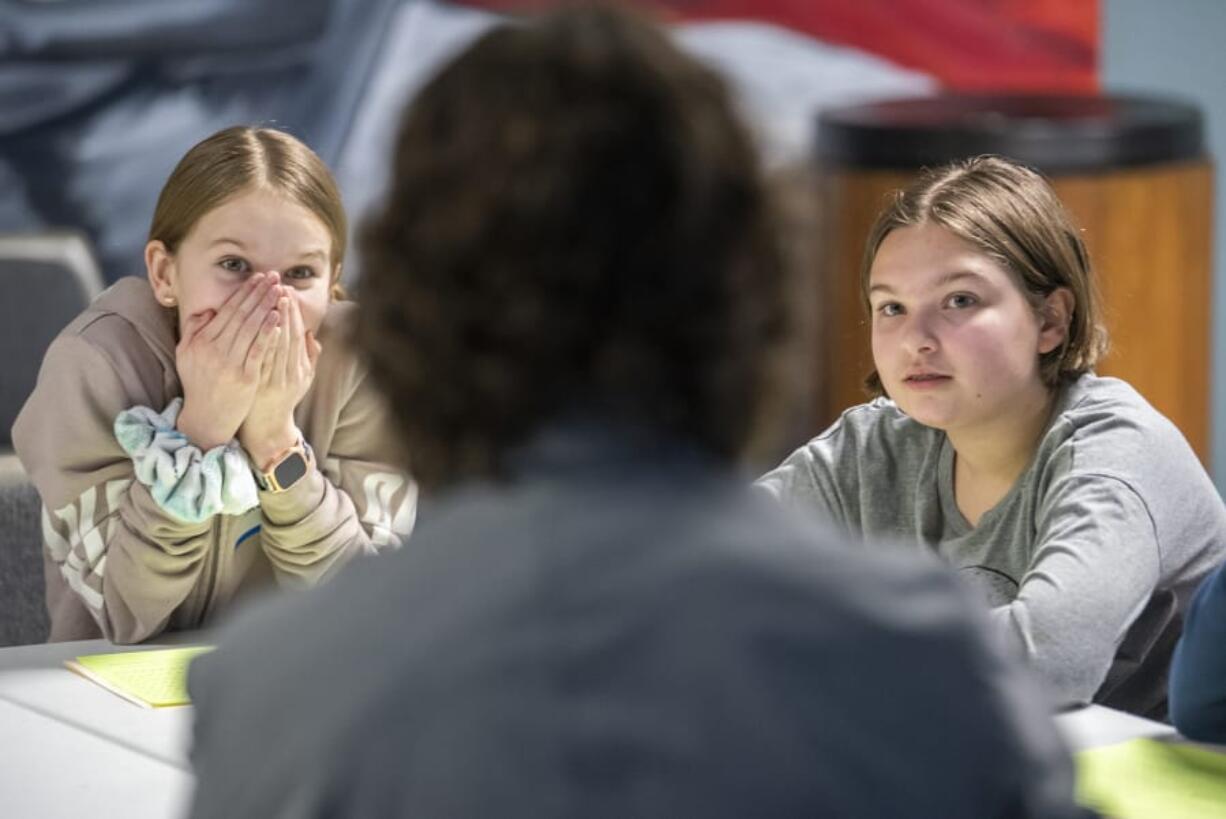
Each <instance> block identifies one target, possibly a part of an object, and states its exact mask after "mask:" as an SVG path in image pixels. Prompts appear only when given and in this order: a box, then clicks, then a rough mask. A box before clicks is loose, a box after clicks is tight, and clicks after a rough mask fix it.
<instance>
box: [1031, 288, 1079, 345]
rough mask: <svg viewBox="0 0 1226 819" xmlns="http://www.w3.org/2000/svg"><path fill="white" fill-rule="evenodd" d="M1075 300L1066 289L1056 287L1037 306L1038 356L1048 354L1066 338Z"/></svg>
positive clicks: (1071, 292)
mask: <svg viewBox="0 0 1226 819" xmlns="http://www.w3.org/2000/svg"><path fill="white" fill-rule="evenodd" d="M1075 303H1076V299H1074V298H1073V291H1072V290H1069V289H1068V288H1067V287H1057V288H1056V289H1055V290H1053V291H1051V292H1050V293H1048V294H1047V297H1046V298H1045V299H1043V303H1042V304H1041V305H1040V306H1039V355H1043V354H1045V353H1050V352H1051V351H1052V350H1055V349H1056V348H1058V347H1059V346H1060V345H1061V344H1063V343H1064V340H1065V339H1066V338H1068V330H1069V323H1070V322H1071V321H1072V320H1073V307H1074V305H1075Z"/></svg>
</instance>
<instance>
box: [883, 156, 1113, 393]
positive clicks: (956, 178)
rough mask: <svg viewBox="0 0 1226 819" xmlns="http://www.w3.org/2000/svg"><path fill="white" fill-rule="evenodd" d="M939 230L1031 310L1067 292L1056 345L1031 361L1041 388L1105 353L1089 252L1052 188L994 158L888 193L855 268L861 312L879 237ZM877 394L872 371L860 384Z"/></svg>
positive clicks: (1035, 175) (969, 162) (1039, 178)
mask: <svg viewBox="0 0 1226 819" xmlns="http://www.w3.org/2000/svg"><path fill="white" fill-rule="evenodd" d="M927 223H931V224H936V225H940V226H941V227H942V228H944V229H945V230H948V231H949V232H950V233H952V234H954V235H955V236H957V237H958V238H959V239H962V240H963V241H965V242H967V243H968V244H970V245H972V246H973V247H975V248H976V249H977V250H979V251H980V252H981V253H984V254H985V255H987V256H989V257H991V258H992V259H993V260H994V261H996V262H997V263H998V264H1000V265H1001V266H1002V267H1004V269H1005V270H1007V271H1008V272H1009V274H1010V275H1011V276H1012V277H1013V280H1014V282H1015V283H1016V284H1017V286H1018V288H1019V289H1020V290H1021V291H1022V293H1023V294H1024V295H1025V296H1026V297H1027V299H1029V301H1030V302H1031V304H1032V305H1034V306H1035V307H1036V308H1037V306H1038V305H1039V304H1040V303H1041V302H1042V301H1043V299H1045V298H1046V297H1047V296H1048V295H1050V294H1051V293H1052V292H1053V291H1054V290H1056V289H1057V288H1060V287H1066V288H1068V289H1069V291H1071V292H1072V294H1073V312H1072V315H1071V316H1070V318H1069V327H1068V333H1067V335H1066V336H1065V339H1064V343H1063V344H1061V345H1060V346H1059V347H1057V348H1056V349H1054V350H1052V351H1050V352H1048V353H1044V354H1043V355H1041V356H1040V357H1039V375H1040V377H1041V378H1042V379H1043V383H1044V384H1046V385H1047V386H1048V387H1054V386H1056V385H1057V384H1059V383H1060V382H1061V381H1062V380H1067V379H1071V378H1075V377H1076V376H1078V375H1081V374H1082V373H1085V372H1088V371H1089V370H1090V369H1092V368H1093V367H1094V364H1095V363H1096V362H1097V361H1098V359H1099V358H1100V357H1101V356H1103V355H1104V354H1105V353H1106V351H1107V330H1106V327H1105V326H1104V324H1103V315H1102V297H1101V296H1100V295H1099V292H1098V285H1097V283H1096V281H1095V278H1094V274H1093V271H1092V270H1091V267H1090V254H1089V253H1088V252H1087V251H1086V247H1085V243H1084V242H1083V241H1082V240H1081V234H1080V232H1079V231H1078V230H1077V228H1076V226H1075V225H1074V224H1073V220H1072V217H1070V216H1069V214H1068V211H1066V210H1065V208H1064V206H1063V205H1062V204H1061V203H1060V200H1059V198H1057V196H1056V193H1055V191H1053V190H1052V188H1051V185H1049V184H1048V183H1047V180H1046V179H1044V178H1043V177H1042V176H1041V175H1040V174H1038V173H1036V172H1035V171H1033V170H1031V169H1029V168H1027V167H1025V166H1023V165H1019V164H1017V163H1016V162H1012V161H1010V160H1008V159H1002V158H1001V157H995V156H981V157H976V158H974V159H968V160H963V161H960V162H954V163H951V164H949V165H946V166H944V167H941V168H937V169H936V170H933V171H929V172H928V173H925V174H924V175H923V176H921V177H920V178H919V179H918V180H916V181H915V182H914V183H913V184H912V185H911V186H910V187H907V188H905V189H903V190H900V191H898V192H896V193H895V194H894V197H893V199H892V200H891V201H890V203H889V205H887V206H886V208H885V210H883V211H882V212H881V215H880V216H878V217H877V221H876V223H874V225H873V228H872V230H871V231H870V232H869V237H868V242H867V243H866V245H865V248H864V259H863V262H862V264H861V266H860V298H861V302H862V304H863V306H864V308H865V310H866V311H867V310H868V309H869V298H868V291H869V276H870V274H871V273H872V267H873V260H874V259H875V258H876V257H877V251H878V249H879V248H880V247H881V243H882V242H883V241H884V240H885V237H886V236H888V235H890V233H891V232H893V231H894V230H897V229H898V228H901V227H913V226H916V225H922V224H927ZM865 387H866V388H867V389H868V390H869V392H870V393H871V394H873V395H875V396H876V395H881V394H882V387H881V379H880V378H879V377H878V375H877V371H876V370H873V372H872V373H870V374H869V376H868V378H866V379H865Z"/></svg>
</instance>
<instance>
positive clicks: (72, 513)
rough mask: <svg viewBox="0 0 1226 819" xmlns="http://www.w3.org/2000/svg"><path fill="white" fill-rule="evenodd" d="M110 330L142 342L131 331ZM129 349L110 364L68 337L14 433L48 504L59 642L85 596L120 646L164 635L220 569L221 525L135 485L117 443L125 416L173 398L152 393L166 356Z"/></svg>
mask: <svg viewBox="0 0 1226 819" xmlns="http://www.w3.org/2000/svg"><path fill="white" fill-rule="evenodd" d="M100 321H103V322H109V321H114V322H122V319H118V318H104V319H101V320H100ZM111 329H117V330H118V331H119V332H120V333H123V332H133V333H135V330H132V329H131V328H130V327H128V326H127V325H126V323H125V324H124V326H123V327H122V328H121V327H119V325H114V327H108V328H107V332H109V331H110V330H111ZM119 346H120V347H121V348H124V349H129V348H130V349H131V351H132V355H131V356H129V357H123V358H120V357H115V356H111V355H109V354H108V353H107V352H106V351H105V350H104V349H102V348H101V347H100V346H99V345H96V344H95V343H93V341H91V339H90V338H89V337H88V336H87V335H85V334H83V333H81V332H65V333H64V334H62V335H61V336H60V337H58V338H57V339H56V340H55V341H54V342H53V343H52V345H51V347H50V349H49V350H48V351H47V355H46V357H45V358H44V360H43V365H42V368H41V370H40V372H39V377H38V382H37V384H36V386H35V388H34V392H33V393H32V394H31V395H30V398H29V399H28V400H27V401H26V404H25V406H24V407H23V408H22V411H21V414H20V415H19V416H18V418H17V421H16V423H15V424H14V425H13V444H14V447H15V449H16V450H17V454H18V455H19V457H20V458H21V461H22V464H23V465H24V466H25V468H26V471H27V473H28V474H29V475H30V477H31V480H32V481H33V482H34V484H35V486H36V487H37V489H38V492H39V495H40V496H41V498H42V501H43V513H42V518H43V543H44V549H45V551H46V554H47V556H48V558H49V560H50V564H51V566H52V567H54V569H56V570H58V574H57V573H56V572H54V571H52V572H51V575H50V576H49V577H48V591H47V594H48V601H47V602H48V607H49V608H50V609H51V611H52V636H53V639H55V638H56V637H57V633H56V611H57V610H58V609H61V608H64V607H63V606H62V605H61V603H62V602H63V601H61V600H60V599H59V598H60V597H63V596H65V595H73V596H75V597H76V598H79V600H80V601H81V602H82V603H83V604H84V606H85V608H86V609H87V610H88V612H89V614H90V615H91V616H92V617H93V619H94V620H95V621H96V622H97V624H98V626H99V628H100V629H101V631H102V633H103V635H104V636H105V637H106V638H107V639H109V640H111V641H113V642H116V643H135V642H140V641H141V640H144V639H147V638H149V637H151V636H154V635H156V634H158V633H159V632H161V631H163V630H164V629H165V628H166V626H167V623H168V621H169V620H170V617H171V615H172V613H174V612H175V610H176V609H178V608H179V607H180V606H181V605H182V604H183V603H184V601H185V600H187V598H188V597H189V595H190V594H191V593H192V591H193V589H195V588H196V586H197V585H198V584H199V583H201V582H204V581H205V578H204V577H203V574H204V572H203V569H204V567H205V566H206V565H211V564H212V561H210V560H207V559H206V558H207V556H208V550H209V549H210V548H211V543H212V540H213V538H212V531H211V530H212V528H213V521H212V519H206V520H203V521H199V522H194V523H187V522H184V521H182V520H180V519H178V518H177V517H174V516H171V515H170V514H168V513H167V512H166V511H165V510H163V508H162V507H161V506H160V505H159V504H158V503H157V502H156V501H154V499H153V497H152V496H151V495H150V492H149V490H148V489H147V488H146V487H145V486H144V485H143V484H142V483H141V482H140V481H138V480H134V478H135V471H134V467H133V463H132V460H131V458H129V456H128V455H127V453H125V452H124V450H123V448H122V447H121V446H120V444H119V442H118V440H116V438H115V434H114V431H113V430H114V423H115V419H116V417H117V416H118V415H119V414H120V413H121V412H123V411H125V410H128V409H130V408H131V407H133V406H136V405H151V406H152V405H156V404H157V403H159V402H160V401H162V400H163V396H162V395H160V394H159V392H160V390H158V389H157V388H156V387H154V386H153V385H157V384H160V381H161V375H162V370H163V368H162V365H161V364H160V363H159V362H158V361H157V359H156V357H155V356H153V354H152V353H151V352H149V351H148V350H147V349H146V348H145V347H144V346H143V344H141V343H140V342H139V340H134V341H133V343H132V344H120V345H119ZM73 636H74V635H70V634H63V633H61V634H59V635H58V637H59V638H60V639H65V638H71V637H73Z"/></svg>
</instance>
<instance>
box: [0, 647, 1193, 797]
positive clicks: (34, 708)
mask: <svg viewBox="0 0 1226 819" xmlns="http://www.w3.org/2000/svg"><path fill="white" fill-rule="evenodd" d="M156 642H157V644H160V645H164V644H168V643H177V644H185V643H193V642H197V643H198V642H203V640H202V639H201V635H192V634H188V635H175V636H172V637H170V638H167V639H164V640H158V641H156ZM150 647H151V646H149V645H145V646H131V647H123V646H112V645H111V644H109V643H107V642H105V641H103V640H89V641H85V642H78V643H55V644H48V645H37V646H19V647H15V648H0V806H2V810H3V812H4V815H5V816H22V817H24V816H37V817H46V818H47V819H57V817H65V818H66V819H67V818H68V817H71V819H81V817H83V816H87V817H89V819H106V818H107V817H112V816H114V817H126V818H128V819H141V817H158V819H164V817H174V816H179V815H181V814H182V813H183V810H184V808H185V806H186V804H187V800H188V799H189V798H190V795H191V788H192V781H193V780H192V774H191V766H190V764H189V762H188V749H189V747H190V739H191V720H192V714H193V712H192V709H191V708H190V707H188V706H184V707H179V708H158V709H145V708H140V707H139V706H136V705H133V704H132V703H130V702H128V701H126V700H124V699H122V698H120V697H118V696H116V695H115V694H112V693H111V692H109V691H107V690H106V689H104V688H102V687H101V686H99V685H97V684H95V683H93V682H91V681H89V680H87V679H85V678H84V677H81V676H79V675H77V674H74V673H73V672H71V671H69V670H68V669H66V668H65V667H64V661H65V660H67V659H71V658H73V657H77V656H79V655H82V654H98V653H102V652H107V651H125V650H139V649H141V648H150ZM1056 724H1057V726H1058V728H1059V730H1060V732H1061V733H1062V734H1063V735H1064V737H1065V740H1066V741H1067V742H1068V744H1069V746H1070V747H1071V748H1072V749H1073V750H1081V749H1085V748H1092V747H1096V746H1099V745H1108V744H1111V743H1114V742H1121V741H1123V740H1126V739H1132V738H1134V737H1159V738H1160V737H1176V736H1177V735H1176V733H1175V730H1174V729H1173V728H1171V727H1170V726H1169V725H1163V724H1162V723H1158V722H1152V721H1150V720H1146V719H1142V718H1140V717H1135V716H1132V715H1130V714H1125V713H1123V712H1120V711H1113V710H1111V709H1109V708H1104V707H1102V706H1097V705H1095V706H1090V707H1089V708H1083V709H1080V710H1077V711H1073V712H1069V713H1065V714H1060V715H1058V716H1057V717H1056Z"/></svg>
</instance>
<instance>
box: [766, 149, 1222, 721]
mask: <svg viewBox="0 0 1226 819" xmlns="http://www.w3.org/2000/svg"><path fill="white" fill-rule="evenodd" d="M861 288H862V291H863V295H864V298H865V301H866V303H867V306H868V307H869V309H870V311H871V316H872V318H871V327H872V350H873V361H874V364H875V366H876V370H875V372H874V373H873V374H872V375H870V377H869V379H868V385H869V387H870V389H871V390H873V391H874V392H875V393H876V394H877V395H878V397H877V398H876V399H875V400H874V401H872V402H871V403H869V404H864V405H861V406H857V407H853V408H852V409H850V410H847V411H846V412H845V413H844V414H843V416H842V417H841V418H840V419H839V420H838V421H837V422H836V423H835V424H834V425H833V426H832V427H830V429H828V430H826V431H825V432H824V433H822V434H821V435H819V436H818V437H817V438H815V439H813V440H812V441H810V442H809V443H808V444H806V445H805V446H803V447H801V448H800V449H798V450H797V451H796V452H794V453H793V454H792V455H791V456H789V457H788V458H787V459H786V460H785V461H784V462H783V464H782V465H780V466H779V467H778V468H776V469H775V470H774V471H772V472H770V473H768V474H767V475H765V476H764V477H763V478H762V479H761V484H762V486H764V487H765V488H766V489H767V490H768V491H770V492H771V493H772V494H774V495H775V496H776V497H778V498H780V499H781V500H783V501H785V502H787V503H789V504H793V505H796V506H800V507H805V508H810V509H815V510H816V511H818V512H819V513H821V514H822V515H824V516H826V517H828V518H833V519H834V520H835V521H838V522H840V523H842V524H843V525H844V526H845V527H846V528H847V529H849V530H851V531H853V532H858V533H863V534H866V535H871V536H873V537H874V538H879V537H881V536H889V537H892V538H894V539H897V540H903V541H910V542H914V543H917V544H921V545H923V546H925V547H928V548H934V549H935V550H936V551H937V552H938V553H939V554H940V555H942V556H943V557H944V558H945V559H946V560H947V561H948V562H949V563H951V564H952V565H953V567H954V568H955V569H957V570H958V572H959V573H960V574H961V575H962V576H963V577H964V578H965V579H966V580H967V581H969V582H971V583H973V584H974V585H976V586H978V587H979V588H980V589H981V590H982V592H983V595H984V597H985V599H986V600H987V601H988V603H989V605H990V606H991V607H992V617H993V620H994V621H995V623H996V625H997V627H998V630H999V632H1000V633H1001V635H1002V636H1003V638H1004V639H1005V640H1006V641H1007V642H1008V643H1010V644H1012V646H1013V647H1014V648H1015V649H1016V650H1017V651H1018V652H1019V653H1021V654H1023V655H1024V656H1026V657H1027V658H1028V659H1029V661H1030V662H1031V664H1032V665H1033V666H1034V667H1035V668H1037V669H1038V671H1039V672H1040V674H1041V675H1042V676H1043V677H1044V678H1046V680H1047V681H1048V682H1049V683H1050V685H1051V686H1052V687H1053V689H1054V691H1055V693H1056V695H1057V696H1058V698H1059V700H1060V701H1061V702H1062V703H1066V704H1077V703H1087V702H1090V701H1095V702H1101V703H1103V704H1106V705H1110V706H1113V707H1116V708H1121V709H1124V710H1127V711H1132V712H1134V713H1138V714H1143V715H1146V716H1150V717H1157V718H1163V717H1165V713H1166V675H1167V668H1168V665H1169V662H1170V655H1171V651H1172V650H1173V648H1174V645H1175V642H1176V640H1177V639H1178V637H1179V633H1180V629H1181V627H1182V622H1183V611H1184V609H1185V607H1186V605H1187V602H1188V598H1189V596H1190V595H1191V593H1192V591H1193V590H1194V589H1195V587H1196V584H1197V582H1198V581H1199V580H1201V579H1202V578H1203V577H1204V576H1205V575H1206V574H1207V573H1208V571H1209V570H1210V569H1211V568H1212V567H1213V566H1215V565H1216V564H1217V563H1219V562H1221V560H1222V559H1223V557H1224V556H1226V507H1223V504H1222V501H1221V499H1220V498H1219V496H1218V494H1217V492H1216V491H1215V489H1214V487H1213V484H1212V483H1211V482H1210V480H1209V478H1208V476H1207V475H1206V474H1205V471H1204V469H1203V468H1202V467H1201V465H1200V462H1199V461H1198V460H1197V458H1196V456H1195V454H1194V453H1193V452H1192V450H1191V448H1190V447H1189V446H1188V444H1187V442H1186V441H1185V440H1184V438H1183V436H1182V435H1181V434H1180V433H1179V431H1178V430H1177V429H1176V428H1175V426H1174V425H1173V424H1172V423H1171V422H1170V421H1168V420H1167V419H1166V418H1165V417H1163V416H1162V415H1161V414H1160V413H1159V412H1157V411H1156V410H1155V409H1154V408H1153V407H1151V406H1150V405H1149V404H1148V403H1147V402H1146V401H1145V399H1144V398H1142V397H1141V396H1140V395H1139V394H1138V393H1137V392H1136V391H1135V390H1133V389H1132V388H1131V387H1130V386H1128V384H1126V383H1124V382H1122V381H1119V380H1117V379H1112V378H1099V377H1097V376H1095V375H1093V374H1092V373H1091V371H1090V370H1091V368H1092V367H1093V365H1094V363H1095V361H1096V360H1097V359H1098V357H1099V356H1100V355H1101V354H1102V353H1103V351H1104V350H1105V348H1106V333H1105V331H1104V330H1103V327H1102V323H1101V317H1100V307H1099V303H1098V302H1099V297H1098V295H1097V292H1096V288H1095V286H1094V281H1093V278H1092V274H1091V271H1090V266H1089V261H1088V254H1087V253H1086V250H1085V247H1084V245H1083V244H1082V241H1081V238H1080V236H1079V234H1078V232H1077V230H1076V229H1075V228H1074V227H1073V225H1072V223H1071V220H1070V219H1069V217H1068V215H1067V214H1066V212H1065V211H1064V209H1063V207H1062V206H1061V205H1060V203H1059V201H1058V200H1057V198H1056V196H1055V194H1054V192H1053V191H1052V190H1051V188H1050V187H1049V186H1048V185H1047V183H1046V182H1045V181H1044V180H1043V178H1042V177H1041V176H1039V175H1038V174H1036V173H1034V172H1033V171H1030V170H1028V169H1026V168H1023V167H1021V166H1018V165H1016V164H1013V163H1011V162H1008V161H1006V160H1002V159H997V158H992V157H982V158H979V159H974V160H970V161H967V162H962V163H956V164H954V165H951V166H948V167H946V168H942V169H939V170H937V171H935V172H932V173H930V174H928V175H926V176H925V177H924V178H922V179H921V180H920V181H919V182H917V183H916V184H915V185H914V186H912V187H911V188H909V189H907V190H905V191H902V192H900V193H899V194H897V196H896V197H895V199H894V201H893V202H892V203H891V205H890V206H889V207H888V208H887V209H886V210H885V211H884V212H883V213H882V215H881V216H880V217H879V218H878V220H877V223H876V225H875V226H874V228H873V231H872V232H871V234H870V237H869V242H868V247H867V251H866V255H865V264H864V266H863V270H862V274H861Z"/></svg>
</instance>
